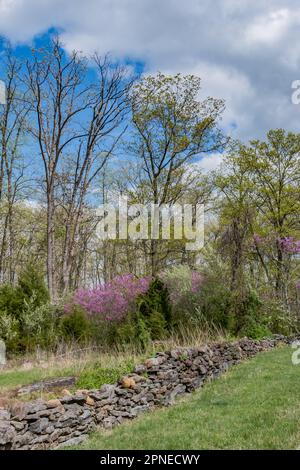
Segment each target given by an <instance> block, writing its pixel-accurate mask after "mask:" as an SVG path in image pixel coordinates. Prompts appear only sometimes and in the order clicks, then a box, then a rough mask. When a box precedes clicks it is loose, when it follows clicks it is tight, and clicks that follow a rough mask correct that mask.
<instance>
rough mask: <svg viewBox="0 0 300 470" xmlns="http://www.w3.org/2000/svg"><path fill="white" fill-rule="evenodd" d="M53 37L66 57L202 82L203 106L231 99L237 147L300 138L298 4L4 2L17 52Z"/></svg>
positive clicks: (1, 29) (267, 0)
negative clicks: (284, 135) (298, 134)
mask: <svg viewBox="0 0 300 470" xmlns="http://www.w3.org/2000/svg"><path fill="white" fill-rule="evenodd" d="M53 28H54V29H56V30H58V31H59V32H60V34H61V37H62V40H63V42H64V44H65V48H66V50H67V51H72V50H73V49H77V50H81V51H83V52H85V53H92V52H94V51H97V52H99V53H100V54H104V53H107V52H110V53H111V54H112V55H113V56H114V57H115V58H116V59H118V60H120V61H125V62H131V63H133V64H138V65H139V66H141V64H142V67H143V70H144V72H145V73H155V72H157V71H158V70H160V71H161V72H165V73H177V72H181V73H183V74H190V73H193V74H196V75H199V76H200V77H201V78H202V93H203V96H208V95H210V96H213V97H215V98H224V99H225V101H226V112H225V114H224V117H223V121H222V126H223V127H224V128H225V129H226V131H227V132H228V133H230V134H231V135H232V136H233V137H236V138H240V139H242V140H244V141H246V140H249V139H254V138H263V137H264V136H265V134H266V132H267V131H268V130H269V129H271V128H278V127H284V128H286V129H288V130H292V131H298V130H299V124H300V105H298V106H297V105H295V104H293V103H292V101H291V95H292V91H293V90H292V88H291V87H292V82H293V81H294V80H297V79H300V41H299V31H300V2H299V0H285V1H283V0H260V1H256V2H254V1H253V0H251V1H250V0H213V1H211V0H184V1H183V0H84V1H82V0H72V1H70V0H0V36H1V35H2V36H3V37H5V38H6V39H8V40H10V41H11V42H12V44H13V45H14V46H19V47H20V46H26V45H32V44H33V43H34V42H35V41H36V40H37V39H38V38H39V39H41V38H45V37H46V38H47V34H49V31H50V30H51V29H52V30H53ZM18 50H19V54H22V53H24V50H25V49H24V48H22V47H21V48H20V49H18ZM22 51H23V52H22ZM0 78H1V77H0ZM206 165H207V167H208V168H210V166H211V165H212V163H211V159H208V160H206Z"/></svg>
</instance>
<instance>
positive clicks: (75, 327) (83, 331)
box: [60, 306, 92, 342]
mask: <svg viewBox="0 0 300 470" xmlns="http://www.w3.org/2000/svg"><path fill="white" fill-rule="evenodd" d="M60 331H61V335H62V337H63V339H64V340H66V341H67V342H72V341H76V342H86V341H87V340H88V339H89V338H90V337H91V333H92V326H91V322H90V321H89V320H88V319H87V317H86V314H85V312H84V311H83V310H82V308H80V307H79V306H74V307H73V309H72V311H71V312H69V313H67V314H66V315H64V316H63V317H62V318H61V320H60Z"/></svg>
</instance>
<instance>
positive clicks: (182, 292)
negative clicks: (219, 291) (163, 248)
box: [160, 266, 203, 328]
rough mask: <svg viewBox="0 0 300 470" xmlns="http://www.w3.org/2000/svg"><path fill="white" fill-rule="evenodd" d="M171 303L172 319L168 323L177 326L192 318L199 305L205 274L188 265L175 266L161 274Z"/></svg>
mask: <svg viewBox="0 0 300 470" xmlns="http://www.w3.org/2000/svg"><path fill="white" fill-rule="evenodd" d="M160 279H161V280H162V282H163V283H164V285H165V287H166V289H167V291H168V293H169V302H170V304H171V307H172V308H171V310H170V315H171V319H170V320H169V321H168V324H169V325H170V326H172V328H174V327H175V328H176V327H177V326H179V325H180V324H182V323H186V322H189V321H191V320H192V317H193V315H194V313H195V311H196V307H197V306H198V302H197V298H198V296H199V295H200V292H201V288H202V284H203V276H202V275H201V274H200V273H199V272H198V271H193V270H191V269H190V268H189V267H188V266H174V267H172V268H170V269H168V270H166V271H164V272H163V273H161V274H160Z"/></svg>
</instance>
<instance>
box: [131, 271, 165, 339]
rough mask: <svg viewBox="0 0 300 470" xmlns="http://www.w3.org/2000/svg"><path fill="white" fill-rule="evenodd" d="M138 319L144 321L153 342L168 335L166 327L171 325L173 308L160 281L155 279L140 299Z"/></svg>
mask: <svg viewBox="0 0 300 470" xmlns="http://www.w3.org/2000/svg"><path fill="white" fill-rule="evenodd" d="M137 315H138V319H139V320H140V321H141V320H143V322H144V324H145V327H146V328H147V329H148V331H149V335H150V338H151V339H153V340H156V339H162V338H163V337H164V336H165V335H166V327H167V326H170V325H171V307H170V303H169V294H168V290H167V288H166V287H165V285H164V284H163V282H162V281H161V280H160V279H154V280H153V281H152V282H151V284H150V286H149V289H148V291H147V292H146V293H145V294H144V295H142V296H141V297H140V299H139V302H138V306H137Z"/></svg>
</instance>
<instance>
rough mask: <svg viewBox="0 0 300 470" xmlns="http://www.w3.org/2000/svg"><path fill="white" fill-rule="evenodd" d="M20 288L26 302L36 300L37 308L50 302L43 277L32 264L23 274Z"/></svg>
mask: <svg viewBox="0 0 300 470" xmlns="http://www.w3.org/2000/svg"><path fill="white" fill-rule="evenodd" d="M18 287H19V290H20V295H21V297H22V298H23V299H24V300H26V301H29V299H33V298H34V306H35V307H39V306H40V305H44V304H46V303H47V302H49V293H48V290H47V287H46V284H45V281H44V278H43V275H42V274H41V272H40V271H39V270H38V269H36V268H35V267H34V266H33V265H32V264H28V265H27V266H26V268H25V269H24V271H23V272H22V273H21V275H20V277H19V280H18ZM31 301H32V300H31Z"/></svg>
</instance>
